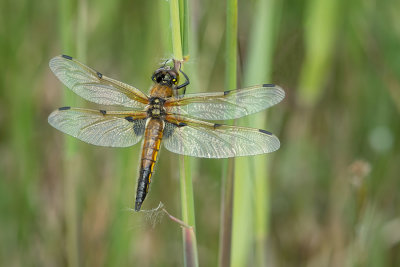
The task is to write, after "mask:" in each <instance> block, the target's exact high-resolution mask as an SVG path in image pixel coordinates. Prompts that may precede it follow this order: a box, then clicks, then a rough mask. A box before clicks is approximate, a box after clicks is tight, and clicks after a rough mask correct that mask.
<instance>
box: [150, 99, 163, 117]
mask: <svg viewBox="0 0 400 267" xmlns="http://www.w3.org/2000/svg"><path fill="white" fill-rule="evenodd" d="M164 102H165V100H164V99H161V98H158V97H153V98H151V99H150V103H149V105H148V107H147V115H148V116H149V117H151V118H164V117H165V114H166V112H165V108H164Z"/></svg>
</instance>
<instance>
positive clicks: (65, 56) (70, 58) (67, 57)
mask: <svg viewBox="0 0 400 267" xmlns="http://www.w3.org/2000/svg"><path fill="white" fill-rule="evenodd" d="M61 56H62V57H63V58H66V59H69V60H72V57H70V56H67V55H61Z"/></svg>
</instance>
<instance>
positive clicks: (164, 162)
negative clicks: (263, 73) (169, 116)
mask: <svg viewBox="0 0 400 267" xmlns="http://www.w3.org/2000/svg"><path fill="white" fill-rule="evenodd" d="M256 2H257V1H239V6H240V8H239V19H238V21H239V41H240V46H239V65H240V66H242V68H239V73H238V78H239V83H242V82H244V79H245V78H244V77H243V73H245V69H244V68H245V66H246V62H247V60H248V57H249V55H250V51H249V49H250V48H254V47H257V46H255V45H254V44H250V41H251V40H257V38H250V37H249V35H250V32H251V31H250V28H251V27H254V25H252V22H253V21H257V20H255V19H254V18H253V15H254V14H260V13H261V12H255V7H256V6H258V5H256ZM189 5H190V7H191V13H190V16H191V18H190V19H191V29H190V34H189V35H190V36H191V37H192V38H193V39H192V40H191V41H189V46H190V47H189V51H190V53H191V55H192V57H191V59H190V61H189V62H188V63H187V64H186V66H185V70H187V72H188V74H189V76H190V77H192V81H193V83H192V84H191V86H190V87H188V89H187V90H188V92H193V91H196V92H204V91H218V90H219V91H222V90H224V57H225V52H224V49H225V45H224V38H225V37H224V30H225V12H226V7H225V4H224V2H223V1H211V0H206V1H189ZM261 6H262V5H261ZM80 7H81V6H80V2H79V1H77V2H75V1H73V2H72V4H71V10H70V11H68V10H63V9H62V8H60V7H59V2H58V1H28V0H18V1H1V2H0V127H1V128H0V265H1V266H64V265H68V263H70V264H69V265H74V263H71V261H70V255H71V250H74V251H75V252H76V255H77V263H78V264H79V265H84V266H104V265H107V266H127V265H130V266H180V265H182V242H181V239H182V237H181V229H180V227H179V226H178V225H177V224H175V223H174V222H172V221H170V220H168V219H167V218H163V219H161V221H160V222H158V223H157V224H156V225H155V227H153V223H154V222H155V220H156V219H154V218H152V217H151V216H150V215H149V216H145V214H144V213H139V214H138V213H134V212H132V211H131V210H130V208H132V207H133V203H134V194H135V190H136V188H135V187H136V177H137V172H138V170H137V166H138V162H139V153H140V145H137V146H135V147H132V148H127V149H112V148H100V147H95V146H91V145H87V144H84V143H82V142H78V144H77V148H76V152H75V153H74V155H73V157H74V162H75V163H77V164H75V165H74V166H70V167H73V168H74V169H75V168H76V170H77V173H79V177H77V182H76V184H75V186H76V187H75V192H74V195H75V196H74V197H71V196H70V195H68V194H69V192H70V191H69V190H66V188H65V185H66V184H67V182H66V181H65V177H67V176H66V175H65V173H66V170H65V168H66V166H68V164H65V159H64V157H65V153H64V151H65V142H64V139H65V137H64V135H63V134H61V133H60V132H58V131H57V130H55V129H53V128H52V127H51V126H49V125H48V123H47V116H48V114H49V113H50V112H51V111H52V110H53V109H55V108H57V107H59V106H65V105H68V104H70V103H66V102H65V100H63V97H62V96H63V90H65V89H63V87H62V85H61V83H60V82H59V81H58V80H57V79H56V78H55V76H54V75H53V74H52V73H51V71H50V69H49V68H48V61H49V59H50V58H51V57H53V56H55V55H58V54H62V53H65V54H69V55H71V56H76V55H77V53H79V51H81V50H79V49H78V48H77V44H75V42H78V41H77V39H78V40H80V39H79V38H78V36H79V29H78V26H77V25H80V24H79V23H80V22H79V18H81V17H80V16H81V15H79V9H80ZM399 8H400V6H399V4H398V1H395V0H386V1H377V0H367V1H361V0H350V1H333V0H326V1H316V0H307V1H283V2H281V3H280V6H279V12H280V15H279V16H278V17H277V19H276V20H275V21H274V23H275V25H274V29H276V30H277V33H276V40H274V42H275V43H274V46H273V47H274V52H273V59H272V60H271V61H272V66H271V80H269V81H265V82H273V83H276V84H279V85H281V86H282V87H283V88H284V89H285V91H286V93H287V97H286V99H285V100H284V101H283V102H282V103H281V104H279V105H278V106H276V107H273V108H272V109H270V111H269V112H268V120H267V122H268V123H267V129H268V130H270V131H272V132H274V133H275V134H276V135H277V136H279V138H280V140H281V144H282V146H281V149H280V150H278V151H277V152H275V153H273V154H271V155H268V156H267V157H268V166H269V167H268V172H269V174H268V176H269V177H268V179H269V180H270V182H269V184H270V185H269V187H270V188H269V193H270V194H271V197H270V201H269V205H270V214H269V216H268V217H269V218H270V219H269V220H270V222H269V226H267V225H266V226H265V227H269V230H268V231H265V232H266V233H268V238H267V240H268V241H267V242H268V245H267V251H265V254H266V257H265V259H266V261H267V263H269V266H302V265H307V266H369V265H371V266H398V265H400V213H399V207H400V194H399V192H400V164H399V163H400V141H399V136H400V53H399V47H400V27H399V25H400V16H398V10H399ZM63 12H70V13H68V14H71V16H69V17H67V22H69V23H68V24H66V25H60V22H61V21H62V20H61V19H60V18H61V17H62V16H63V15H65V14H62V13H63ZM266 14H269V13H268V12H266ZM86 16H87V17H86V21H87V24H86V30H85V31H86V33H85V36H86V38H87V39H86V40H87V44H86V45H85V46H86V48H85V55H86V56H85V57H86V59H85V62H84V63H86V64H87V65H89V66H91V67H93V68H95V69H97V70H99V71H101V72H102V73H104V74H106V75H108V76H110V77H113V78H115V79H119V80H121V81H124V82H127V83H130V84H132V85H134V86H136V87H138V88H141V89H142V90H143V91H146V92H147V90H148V88H149V86H150V85H151V80H150V76H151V73H152V71H153V70H154V69H155V68H157V67H158V65H159V63H160V62H162V59H165V58H169V57H171V55H172V50H171V36H170V24H169V7H168V3H167V2H166V1H163V0H160V1H122V0H117V1H105V0H103V1H91V0H88V1H87V13H86ZM66 28H67V30H68V31H70V32H71V43H72V45H71V47H69V48H65V43H64V44H63V42H65V40H64V41H63V37H62V36H63V35H62V34H63V31H66ZM81 42H82V41H81ZM260 49H262V48H260ZM65 50H67V51H65ZM78 50H79V51H78ZM80 53H82V52H80ZM260 64H262V63H260ZM252 66H254V65H252ZM80 103H82V105H88V104H86V103H83V101H81V102H80ZM252 126H254V127H257V125H252ZM177 159H178V157H177V156H176V155H173V154H172V153H170V152H168V151H165V150H163V151H162V152H161V155H160V157H159V162H158V164H157V171H156V174H155V176H154V179H153V183H152V188H151V192H150V194H149V195H148V197H147V199H146V202H145V204H144V206H143V208H144V209H151V208H154V207H157V206H158V203H159V202H160V201H161V202H163V203H164V205H165V207H166V208H167V209H168V211H169V212H170V213H171V214H174V215H177V216H178V215H179V214H180V208H179V203H180V202H179V184H178V183H179V181H178V167H177V166H178V164H177ZM194 161H196V162H195V165H197V166H198V167H197V168H193V179H194V195H195V204H196V232H197V241H198V249H199V260H200V265H202V266H215V265H216V263H217V257H218V238H219V229H218V228H219V220H220V184H221V181H220V177H221V163H220V161H219V160H207V159H195V160H194ZM249 173H250V170H249ZM243 179H248V177H243ZM250 182H251V181H250ZM72 199H73V200H74V201H75V202H72V205H73V206H74V207H75V209H74V210H75V211H74V215H73V217H72V218H71V214H70V212H67V210H68V207H70V205H71V203H70V202H71V201H72ZM249 208H250V207H249ZM152 215H155V214H152ZM149 217H150V219H148V220H146V218H149ZM178 217H179V216H178ZM70 224H75V226H76V231H75V232H73V234H74V235H75V239H72V240H73V242H72V243H71V239H69V238H67V236H68V235H69V234H70V232H69V230H68V229H71V226H70ZM243 231H249V229H243ZM68 240H69V241H68ZM74 240H75V241H74ZM249 253H250V254H249V257H248V258H249V260H248V263H249V266H251V265H252V264H254V260H253V259H252V254H251V253H252V251H251V250H250V252H249ZM75 263H76V262H75Z"/></svg>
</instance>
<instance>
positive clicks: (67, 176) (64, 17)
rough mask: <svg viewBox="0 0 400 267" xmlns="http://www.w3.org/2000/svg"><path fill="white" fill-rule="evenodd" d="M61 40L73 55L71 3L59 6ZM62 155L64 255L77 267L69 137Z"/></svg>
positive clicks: (69, 99) (68, 96)
mask: <svg viewBox="0 0 400 267" xmlns="http://www.w3.org/2000/svg"><path fill="white" fill-rule="evenodd" d="M59 8H60V10H59V12H60V20H61V21H60V24H61V25H60V26H61V31H60V32H61V40H62V49H63V53H66V54H73V53H72V52H73V50H74V49H73V47H74V45H73V37H72V30H73V28H74V27H73V25H72V21H73V20H72V13H73V6H72V2H71V1H68V0H61V2H60V5H59ZM64 92H65V93H64V100H63V102H64V103H68V104H71V105H73V102H74V99H75V97H74V95H73V93H72V92H71V91H70V90H64ZM64 146H65V149H64V151H65V153H64V160H63V162H64V166H63V168H64V182H65V185H64V190H65V191H64V194H65V202H64V203H65V216H66V253H67V262H68V265H69V266H79V253H78V252H79V248H78V223H77V222H78V212H77V201H76V200H77V181H78V179H77V168H76V167H77V165H76V163H77V162H76V150H77V142H76V140H74V139H73V138H72V137H70V136H66V137H65V142H64Z"/></svg>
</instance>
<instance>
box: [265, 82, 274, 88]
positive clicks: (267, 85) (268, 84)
mask: <svg viewBox="0 0 400 267" xmlns="http://www.w3.org/2000/svg"><path fill="white" fill-rule="evenodd" d="M263 87H275V84H272V83H266V84H263Z"/></svg>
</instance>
